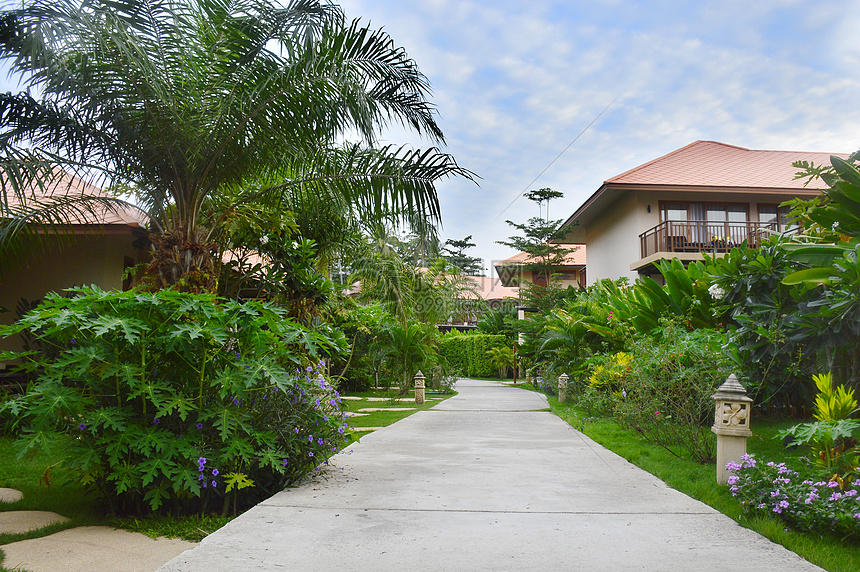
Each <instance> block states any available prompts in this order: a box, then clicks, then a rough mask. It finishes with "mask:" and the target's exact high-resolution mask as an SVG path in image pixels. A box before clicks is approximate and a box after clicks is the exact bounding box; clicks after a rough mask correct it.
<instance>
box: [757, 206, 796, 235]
mask: <svg viewBox="0 0 860 572" xmlns="http://www.w3.org/2000/svg"><path fill="white" fill-rule="evenodd" d="M789 210H790V209H789V208H788V207H780V206H777V205H759V206H758V220H759V222H763V223H765V224H768V225H773V230H775V231H777V232H786V231H791V230H797V229H798V228H799V225H797V224H792V223H791V221H789V218H788V211H789Z"/></svg>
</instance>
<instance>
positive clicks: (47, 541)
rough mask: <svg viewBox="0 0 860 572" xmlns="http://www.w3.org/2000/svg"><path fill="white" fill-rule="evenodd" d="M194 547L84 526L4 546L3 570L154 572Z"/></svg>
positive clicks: (116, 530)
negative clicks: (4, 568)
mask: <svg viewBox="0 0 860 572" xmlns="http://www.w3.org/2000/svg"><path fill="white" fill-rule="evenodd" d="M194 546H196V544H195V543H193V542H187V541H185V540H177V539H172V538H171V539H167V538H159V539H158V540H153V539H151V538H149V537H148V536H145V535H143V534H141V533H139V532H129V531H127V530H119V529H116V528H112V527H109V526H81V527H78V528H70V529H68V530H63V531H61V532H58V533H56V534H51V535H50V536H45V537H43V538H33V539H30V540H21V541H18V542H12V543H11V544H6V545H4V546H3V552H5V553H6V558H5V559H4V560H3V566H5V567H6V568H10V569H15V568H18V567H20V568H23V569H25V570H28V571H29V572H51V571H55V570H63V571H64V572H92V571H93V570H111V572H152V571H153V570H155V569H156V568H158V567H160V566H162V565H163V564H165V563H166V562H167V561H168V560H171V559H172V558H174V557H176V556H179V554H181V553H182V552H184V551H186V550H189V549H191V548H194Z"/></svg>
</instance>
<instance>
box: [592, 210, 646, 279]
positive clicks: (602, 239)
mask: <svg viewBox="0 0 860 572" xmlns="http://www.w3.org/2000/svg"><path fill="white" fill-rule="evenodd" d="M651 199H652V197H651V196H649V194H647V193H626V194H624V195H622V196H619V197H618V200H616V201H615V202H614V203H613V204H612V206H611V207H610V208H609V209H607V210H605V211H604V212H603V213H602V215H601V216H599V217H597V218H596V219H595V220H594V222H592V223H591V224H589V226H588V228H587V230H586V246H587V248H588V260H587V262H586V270H587V274H586V276H587V279H588V284H589V285H591V284H594V283H595V282H596V281H598V280H602V279H604V278H611V279H616V278H622V277H627V278H629V279H630V281H631V282H632V281H633V280H635V279H636V278H637V276H638V274H637V273H636V272H634V271H631V270H630V264H631V263H633V262H635V261H637V260H639V259H640V258H641V257H640V255H639V234H640V233H642V232H644V231H645V230H647V229H649V228H651V227H652V226H654V225H656V224H658V223H659V222H660V213H659V209H658V208H657V202H656V201H652V202H650V203H649V201H650V200H651ZM648 204H651V212H650V213H649V212H648Z"/></svg>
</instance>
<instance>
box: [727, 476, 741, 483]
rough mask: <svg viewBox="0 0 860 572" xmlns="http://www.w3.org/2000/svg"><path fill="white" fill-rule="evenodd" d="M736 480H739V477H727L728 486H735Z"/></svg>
mask: <svg viewBox="0 0 860 572" xmlns="http://www.w3.org/2000/svg"><path fill="white" fill-rule="evenodd" d="M738 480H740V477H739V476H737V475H732V476H730V477H729V484H730V485H733V484H735V483H736V482H738Z"/></svg>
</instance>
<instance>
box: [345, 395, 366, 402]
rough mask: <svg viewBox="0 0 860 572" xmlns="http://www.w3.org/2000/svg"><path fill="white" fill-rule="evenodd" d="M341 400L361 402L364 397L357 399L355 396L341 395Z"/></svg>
mask: <svg viewBox="0 0 860 572" xmlns="http://www.w3.org/2000/svg"><path fill="white" fill-rule="evenodd" d="M340 398H341V399H346V400H347V401H361V400H362V399H364V398H363V397H356V396H355V395H341V396H340Z"/></svg>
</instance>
